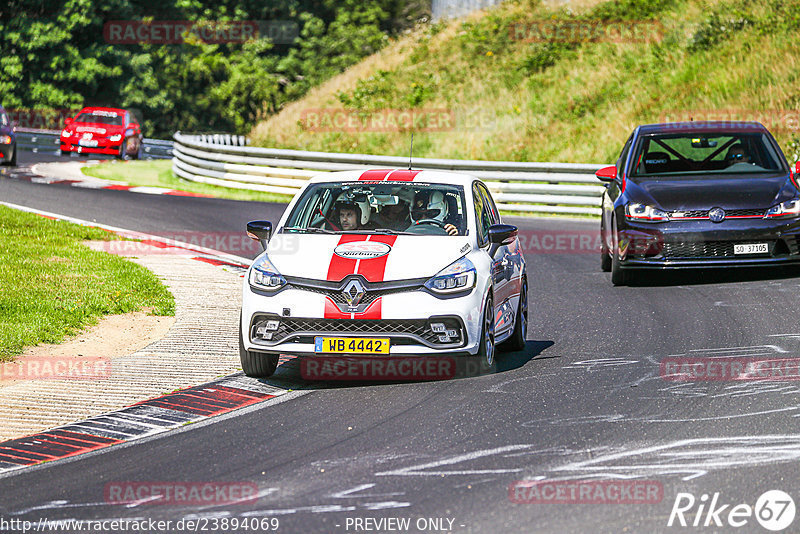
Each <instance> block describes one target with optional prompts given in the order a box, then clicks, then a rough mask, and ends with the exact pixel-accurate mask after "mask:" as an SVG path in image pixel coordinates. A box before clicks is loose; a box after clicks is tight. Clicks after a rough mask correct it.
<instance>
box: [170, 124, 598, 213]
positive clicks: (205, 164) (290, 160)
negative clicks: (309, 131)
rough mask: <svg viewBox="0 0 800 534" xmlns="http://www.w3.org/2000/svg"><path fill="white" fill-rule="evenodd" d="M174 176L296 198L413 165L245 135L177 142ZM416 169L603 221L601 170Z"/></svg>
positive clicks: (507, 204)
mask: <svg viewBox="0 0 800 534" xmlns="http://www.w3.org/2000/svg"><path fill="white" fill-rule="evenodd" d="M174 140H175V143H174V146H173V152H174V157H173V159H172V170H173V172H174V173H175V174H176V175H178V176H180V177H181V178H184V179H186V180H190V181H193V182H202V183H206V184H211V185H218V186H223V187H232V188H235V189H248V190H252V191H266V192H270V193H284V194H289V195H293V194H295V193H297V191H298V190H299V189H300V188H301V187H302V186H303V185H304V184H305V183H306V182H307V181H308V179H309V178H310V177H312V176H315V175H317V174H320V173H321V172H331V171H341V170H360V169H367V168H374V167H384V168H385V167H392V168H394V167H398V168H405V167H407V166H408V158H403V157H394V156H374V155H367V154H340V153H328V152H309V151H305V150H283V149H275V148H259V147H251V146H247V141H246V140H245V139H244V138H242V137H237V136H223V135H217V136H209V135H187V134H182V133H181V132H176V133H175V135H174ZM413 166H414V168H416V169H434V170H449V171H456V172H464V173H468V174H470V175H472V176H475V177H478V178H480V179H482V180H483V181H484V182H485V183H486V185H487V186H488V187H489V189H490V190H491V191H492V195H493V196H494V198H495V201H496V202H497V207H498V208H499V209H501V210H506V211H516V212H531V213H559V214H582V215H599V214H600V208H599V207H598V206H599V203H600V196H601V195H602V193H603V190H604V187H603V186H602V185H600V181H599V180H597V177H595V175H594V172H595V171H596V170H597V169H599V168H601V167H603V165H600V164H576V163H534V162H511V161H479V160H453V159H435V158H414V160H413Z"/></svg>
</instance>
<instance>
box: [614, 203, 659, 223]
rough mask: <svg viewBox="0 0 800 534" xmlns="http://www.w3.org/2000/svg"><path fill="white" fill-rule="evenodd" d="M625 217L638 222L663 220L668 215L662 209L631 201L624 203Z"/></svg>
mask: <svg viewBox="0 0 800 534" xmlns="http://www.w3.org/2000/svg"><path fill="white" fill-rule="evenodd" d="M625 217H626V218H628V219H633V220H635V221H639V222H663V221H668V220H669V215H667V212H666V211H664V210H660V209H658V208H654V207H653V206H648V205H646V204H636V203H634V202H631V203H630V204H626V205H625Z"/></svg>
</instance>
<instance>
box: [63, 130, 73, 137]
mask: <svg viewBox="0 0 800 534" xmlns="http://www.w3.org/2000/svg"><path fill="white" fill-rule="evenodd" d="M70 136H72V132H70V131H69V130H67V129H64V130H61V137H70Z"/></svg>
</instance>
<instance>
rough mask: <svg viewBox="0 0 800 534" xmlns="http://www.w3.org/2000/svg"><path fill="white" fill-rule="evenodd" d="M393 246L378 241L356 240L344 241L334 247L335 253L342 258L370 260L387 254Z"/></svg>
mask: <svg viewBox="0 0 800 534" xmlns="http://www.w3.org/2000/svg"><path fill="white" fill-rule="evenodd" d="M391 250H392V247H390V246H389V245H387V244H386V243H380V242H378V241H356V242H352V243H342V244H341V245H339V246H337V247H336V248H335V249H333V253H334V254H336V255H337V256H339V257H341V258H348V259H352V260H369V259H372V258H380V257H381V256H385V255H387V254H388V253H389V252H390V251H391Z"/></svg>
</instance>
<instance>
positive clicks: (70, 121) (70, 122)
mask: <svg viewBox="0 0 800 534" xmlns="http://www.w3.org/2000/svg"><path fill="white" fill-rule="evenodd" d="M74 121H75V119H73V118H72V117H67V118H66V119H64V126H69V125H70V124H72V123H73V122H74Z"/></svg>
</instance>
